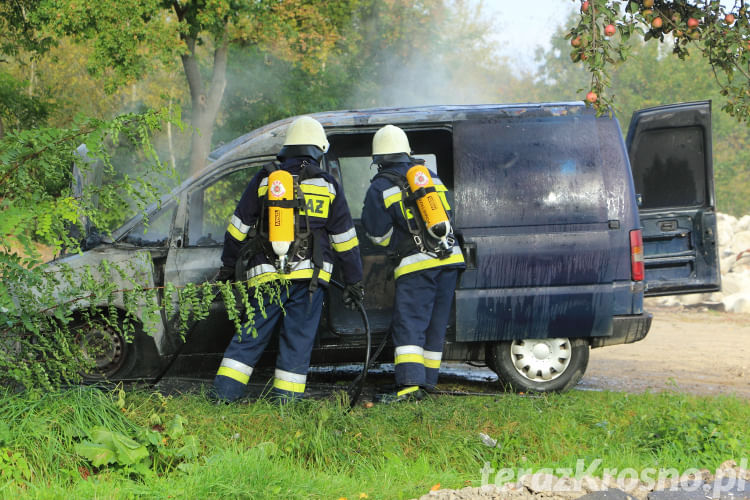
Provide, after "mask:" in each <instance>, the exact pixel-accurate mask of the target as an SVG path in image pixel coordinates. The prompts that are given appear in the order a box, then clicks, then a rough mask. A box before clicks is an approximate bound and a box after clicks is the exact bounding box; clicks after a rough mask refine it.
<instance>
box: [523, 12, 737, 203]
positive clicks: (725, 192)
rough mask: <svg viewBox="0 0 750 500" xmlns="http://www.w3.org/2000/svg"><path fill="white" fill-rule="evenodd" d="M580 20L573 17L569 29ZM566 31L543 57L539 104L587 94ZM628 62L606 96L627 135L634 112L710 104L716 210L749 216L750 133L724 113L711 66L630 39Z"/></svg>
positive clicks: (615, 72)
mask: <svg viewBox="0 0 750 500" xmlns="http://www.w3.org/2000/svg"><path fill="white" fill-rule="evenodd" d="M577 17H578V15H577V14H576V15H575V16H571V19H569V20H568V21H567V23H566V24H567V25H570V24H572V23H573V19H574V18H577ZM566 33H567V29H566V28H564V27H561V28H560V29H559V30H558V31H557V32H556V33H555V35H554V36H553V38H552V39H553V45H552V47H551V49H550V50H548V51H545V52H543V53H541V54H540V60H541V61H542V64H540V74H539V78H540V82H539V84H538V85H537V92H539V98H540V99H541V100H553V101H554V100H569V99H570V97H571V93H572V92H573V91H575V90H576V89H583V88H587V85H588V83H587V82H588V80H589V79H590V75H589V74H587V72H586V71H585V69H584V68H583V67H582V66H581V65H573V64H570V58H569V57H568V52H569V50H570V43H569V40H566V39H565V35H566ZM627 52H628V54H629V56H628V59H627V61H625V62H624V63H623V64H618V65H616V66H614V67H612V68H611V71H610V86H609V89H608V92H609V93H610V94H611V95H613V96H617V100H616V101H615V102H613V103H612V110H613V111H614V114H615V116H617V118H618V119H619V121H620V124H621V126H622V127H623V135H624V134H626V133H627V126H628V122H629V121H630V117H631V115H632V113H633V112H634V111H636V110H639V109H643V108H648V107H652V106H660V105H663V104H670V103H673V102H675V101H683V102H690V101H701V100H711V101H712V103H713V113H712V131H713V157H714V163H713V165H714V181H715V190H716V201H717V208H718V210H720V211H722V212H725V213H730V214H732V215H735V216H742V215H744V214H747V213H750V184H749V183H748V182H747V180H748V179H749V178H750V177H749V176H750V169H748V167H747V165H748V164H750V163H749V161H750V156H749V155H750V153H749V152H748V147H747V146H748V144H750V129H748V128H747V127H744V126H738V124H737V121H736V120H735V119H734V118H732V117H731V116H729V115H728V114H726V113H723V112H720V109H721V108H722V106H723V105H724V104H725V103H726V102H727V97H725V96H723V95H721V89H720V88H719V87H718V86H717V85H716V81H715V78H714V76H713V72H712V71H711V66H710V63H709V62H708V61H707V60H706V59H705V58H704V57H702V56H701V54H700V53H699V52H698V51H693V52H692V53H691V54H689V55H687V56H685V58H684V59H679V58H676V57H672V56H671V54H670V52H671V51H669V50H667V47H665V46H664V45H661V44H654V43H649V42H644V41H643V40H642V39H641V38H639V37H631V38H630V40H629V41H628V43H627Z"/></svg>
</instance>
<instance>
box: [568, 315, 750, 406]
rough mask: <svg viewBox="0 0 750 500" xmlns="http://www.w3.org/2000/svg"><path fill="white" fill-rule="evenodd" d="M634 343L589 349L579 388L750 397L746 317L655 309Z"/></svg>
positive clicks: (749, 329)
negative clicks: (647, 327)
mask: <svg viewBox="0 0 750 500" xmlns="http://www.w3.org/2000/svg"><path fill="white" fill-rule="evenodd" d="M647 310H649V311H650V312H651V313H653V315H654V319H653V323H652V324H651V330H650V331H649V333H648V335H647V336H646V338H645V339H644V340H642V341H641V342H636V343H634V344H627V345H618V346H610V347H603V348H600V349H592V350H591V357H590V360H589V366H588V369H587V370H586V374H585V375H584V377H583V379H582V380H581V382H580V384H579V385H578V388H579V389H592V390H596V389H608V390H617V391H628V392H641V391H645V390H653V391H657V390H664V389H671V390H679V391H681V392H688V393H693V394H705V395H710V394H731V393H735V394H737V395H739V396H742V397H745V398H750V315H742V314H730V313H720V312H715V311H709V310H705V309H703V310H700V309H690V308H679V309H676V308H674V309H673V308H659V307H656V306H654V305H651V304H648V305H647Z"/></svg>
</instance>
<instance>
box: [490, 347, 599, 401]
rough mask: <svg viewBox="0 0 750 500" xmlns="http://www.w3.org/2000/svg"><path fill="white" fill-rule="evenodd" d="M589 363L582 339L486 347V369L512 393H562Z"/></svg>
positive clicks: (573, 383)
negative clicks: (511, 390)
mask: <svg viewBox="0 0 750 500" xmlns="http://www.w3.org/2000/svg"><path fill="white" fill-rule="evenodd" d="M588 363H589V343H588V342H587V341H586V340H585V339H568V338H556V339H523V340H512V341H509V342H492V343H489V344H488V345H487V365H488V366H489V367H490V368H491V369H492V370H493V371H494V372H495V373H497V376H498V377H499V378H500V383H501V384H506V385H508V386H510V387H511V388H512V389H513V390H514V391H516V392H563V391H567V390H568V389H570V388H571V387H573V386H574V385H576V384H577V383H578V381H579V380H581V377H583V374H584V372H585V371H586V366H587V365H588Z"/></svg>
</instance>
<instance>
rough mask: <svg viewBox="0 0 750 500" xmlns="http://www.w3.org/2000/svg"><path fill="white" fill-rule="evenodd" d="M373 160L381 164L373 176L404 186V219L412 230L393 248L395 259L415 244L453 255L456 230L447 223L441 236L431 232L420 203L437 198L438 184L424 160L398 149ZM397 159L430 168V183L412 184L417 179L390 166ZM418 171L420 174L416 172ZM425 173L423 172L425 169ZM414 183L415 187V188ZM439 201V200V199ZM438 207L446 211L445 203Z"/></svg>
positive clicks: (433, 253) (434, 252)
mask: <svg viewBox="0 0 750 500" xmlns="http://www.w3.org/2000/svg"><path fill="white" fill-rule="evenodd" d="M374 162H375V163H376V164H377V165H378V173H377V174H375V177H374V178H373V180H375V179H377V178H380V177H382V178H384V179H387V180H388V181H390V182H391V183H392V184H393V185H394V186H396V187H398V188H399V189H400V190H401V200H402V201H403V203H404V206H405V209H406V210H405V211H404V219H405V221H406V227H407V230H408V231H409V234H410V236H411V237H410V238H404V239H403V240H401V241H400V242H399V244H398V245H397V247H396V249H395V250H394V251H393V252H392V253H393V255H391V257H392V258H393V259H394V260H396V261H398V260H400V259H402V258H403V257H406V256H407V255H410V254H411V253H413V251H414V249H415V248H416V249H417V251H419V252H421V253H425V254H428V255H431V256H434V257H437V258H438V259H447V258H448V257H450V256H451V253H452V249H453V245H454V244H455V239H454V237H453V234H452V233H451V232H450V225H449V223H448V224H447V226H446V229H445V233H446V234H444V235H443V237H442V238H437V237H435V236H434V235H433V234H431V231H430V228H429V227H428V226H427V221H425V212H424V210H423V209H422V207H421V206H420V204H421V203H422V202H424V201H431V202H432V200H426V198H427V197H428V196H429V195H432V196H434V197H435V198H437V192H436V189H435V186H434V185H432V179H431V178H429V171H427V168H426V167H424V160H420V159H417V158H411V157H410V156H408V155H407V154H405V153H395V154H387V155H377V156H375V157H374ZM396 162H409V163H412V164H413V165H414V166H413V167H412V168H415V167H416V166H422V167H423V168H424V171H426V172H428V173H427V174H426V175H427V176H428V179H427V184H428V185H425V186H417V185H414V186H412V184H414V183H412V184H410V182H409V179H408V178H407V176H404V175H402V174H400V173H398V172H396V171H395V170H394V169H392V168H389V167H390V165H392V164H393V163H396ZM410 172H411V170H410ZM407 175H409V174H407ZM417 175H420V174H419V173H417ZM422 175H424V173H423V174H422ZM415 187H416V189H414V188H415ZM432 203H433V207H434V208H437V207H435V206H434V202H432ZM438 203H440V202H439V199H438ZM439 209H441V210H442V211H443V214H445V211H444V209H443V207H442V205H439ZM408 213H411V214H412V215H413V216H412V217H409V216H408ZM444 217H445V221H447V215H445V216H444Z"/></svg>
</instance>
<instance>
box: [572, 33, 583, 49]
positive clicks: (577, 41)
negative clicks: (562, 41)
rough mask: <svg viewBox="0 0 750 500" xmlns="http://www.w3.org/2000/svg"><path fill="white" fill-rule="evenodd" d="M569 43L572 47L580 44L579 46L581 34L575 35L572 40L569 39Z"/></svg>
mask: <svg viewBox="0 0 750 500" xmlns="http://www.w3.org/2000/svg"><path fill="white" fill-rule="evenodd" d="M570 44H571V45H572V46H573V47H580V46H581V36H580V35H578V36H577V37H575V38H574V39H572V40H571V41H570Z"/></svg>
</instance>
